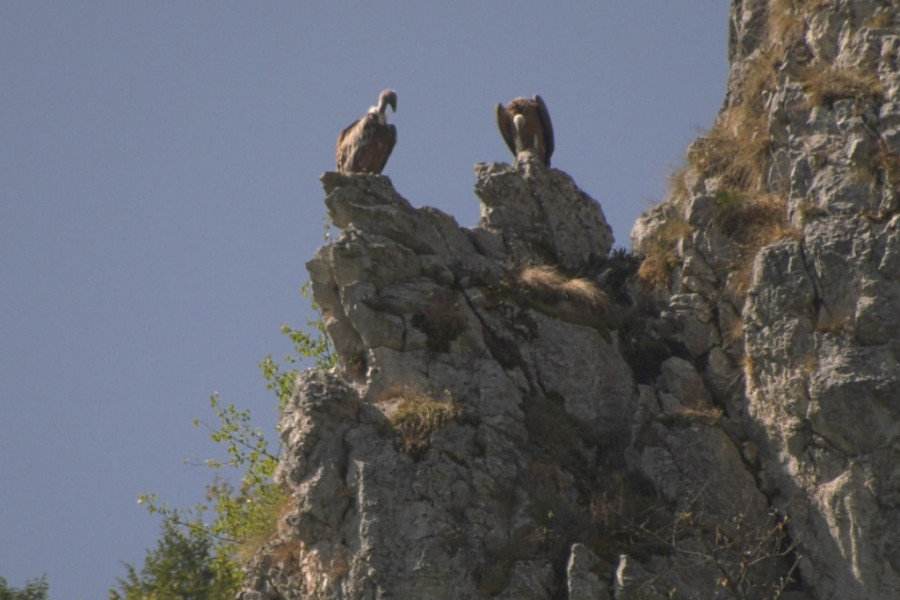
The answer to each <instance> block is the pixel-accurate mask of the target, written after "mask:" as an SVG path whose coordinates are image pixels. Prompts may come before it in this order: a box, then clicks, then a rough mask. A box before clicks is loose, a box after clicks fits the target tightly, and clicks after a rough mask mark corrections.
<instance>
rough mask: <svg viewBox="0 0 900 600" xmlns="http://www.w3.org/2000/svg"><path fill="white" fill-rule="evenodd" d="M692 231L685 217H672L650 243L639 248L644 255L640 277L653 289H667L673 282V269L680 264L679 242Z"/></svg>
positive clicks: (638, 275) (639, 269)
mask: <svg viewBox="0 0 900 600" xmlns="http://www.w3.org/2000/svg"><path fill="white" fill-rule="evenodd" d="M692 231H693V230H692V228H691V226H690V224H689V223H688V222H687V221H685V220H684V219H683V218H681V217H678V216H672V217H670V218H669V219H668V220H667V221H666V222H665V223H664V224H663V225H662V227H660V228H659V229H658V230H657V232H656V235H655V236H653V237H652V238H651V239H650V240H649V243H646V244H644V247H642V248H639V249H638V252H639V253H640V254H641V255H642V256H643V257H644V259H643V260H642V261H641V265H640V267H638V271H637V277H638V279H640V280H641V281H642V282H644V283H645V284H646V285H648V286H649V287H651V288H653V289H667V288H668V287H669V286H670V285H671V284H672V271H673V270H674V269H675V267H676V266H677V265H678V242H680V241H681V240H683V239H684V238H686V237H687V236H689V235H690V234H691V232H692Z"/></svg>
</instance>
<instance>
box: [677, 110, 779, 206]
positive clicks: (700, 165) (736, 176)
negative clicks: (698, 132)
mask: <svg viewBox="0 0 900 600" xmlns="http://www.w3.org/2000/svg"><path fill="white" fill-rule="evenodd" d="M771 150H772V139H771V136H770V135H769V130H768V124H767V122H766V120H765V118H763V117H761V116H757V115H754V114H753V112H752V111H750V110H748V109H747V108H745V107H744V106H735V107H732V108H730V109H727V110H726V111H724V112H723V113H722V114H721V115H720V116H719V118H718V119H717V120H716V123H715V124H714V125H713V127H712V128H711V129H710V130H709V131H708V132H707V134H706V135H705V136H704V137H702V138H700V139H699V140H697V141H696V142H695V143H694V144H693V145H692V146H691V150H690V151H689V152H688V157H687V158H688V163H689V164H690V165H691V166H692V167H693V168H694V169H696V170H697V171H698V172H699V173H701V174H702V176H703V177H704V178H710V177H718V178H719V179H720V189H726V190H740V191H743V192H754V191H758V190H761V189H762V188H763V186H764V184H765V179H766V173H767V171H768V167H769V156H770V154H771Z"/></svg>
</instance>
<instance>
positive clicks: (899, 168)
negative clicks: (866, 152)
mask: <svg viewBox="0 0 900 600" xmlns="http://www.w3.org/2000/svg"><path fill="white" fill-rule="evenodd" d="M872 162H873V165H874V167H875V169H876V170H877V171H878V179H879V182H880V183H882V184H884V185H888V186H896V185H898V184H900V156H898V155H897V154H896V153H895V152H894V151H893V150H891V147H890V146H889V145H888V143H887V142H885V141H884V140H883V139H879V140H878V148H877V150H876V151H875V158H874V160H873V161H872Z"/></svg>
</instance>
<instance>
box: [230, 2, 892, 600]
mask: <svg viewBox="0 0 900 600" xmlns="http://www.w3.org/2000/svg"><path fill="white" fill-rule="evenodd" d="M723 25H724V24H723ZM729 25H730V38H729V47H728V55H729V58H730V61H731V72H730V74H729V78H728V82H727V92H726V97H725V102H724V104H723V106H722V109H721V111H720V113H719V115H718V117H717V119H716V121H715V123H714V125H713V126H712V127H711V128H710V130H709V131H708V132H705V133H704V135H703V136H701V137H700V138H699V139H698V140H696V141H695V142H693V143H692V144H691V145H690V147H689V148H688V149H687V153H686V160H685V166H684V168H683V169H682V170H681V171H680V172H679V173H677V174H676V176H675V177H674V178H673V183H672V186H671V189H670V191H669V193H668V195H667V197H666V198H665V200H664V201H663V202H661V203H660V204H659V205H657V206H655V207H654V208H652V209H650V210H649V211H647V212H646V213H645V214H644V215H642V216H641V217H640V218H639V219H638V221H637V223H636V224H635V226H634V228H633V230H632V232H631V242H632V246H633V248H634V251H633V253H632V252H626V251H624V250H621V249H620V250H613V249H612V246H613V236H612V232H611V230H610V227H609V226H608V224H607V223H606V220H605V218H604V215H603V210H602V208H601V206H600V205H599V204H598V203H597V202H596V201H595V200H594V199H593V198H591V197H590V196H589V195H588V194H586V193H585V192H584V191H582V190H581V189H579V187H578V186H577V185H576V184H575V182H574V181H573V180H572V178H571V177H569V176H568V175H567V174H565V173H564V172H562V171H559V170H557V169H551V168H548V167H546V166H544V165H543V164H542V163H540V161H537V160H534V159H533V158H531V157H529V156H528V155H527V154H522V155H520V156H519V157H518V158H517V160H516V163H515V164H514V165H507V164H478V165H476V166H475V180H476V181H475V194H476V196H477V197H478V199H479V200H480V202H481V211H482V212H481V214H482V217H481V220H480V221H479V223H478V224H477V226H476V227H474V228H471V229H466V228H461V227H460V226H459V225H458V224H457V223H456V221H455V220H454V219H453V218H452V217H451V216H449V215H446V214H444V213H442V212H440V211H438V210H436V209H433V208H428V207H424V208H416V207H414V206H413V205H412V204H411V203H410V202H409V201H407V200H406V199H404V198H403V197H402V196H401V195H400V194H399V193H398V192H397V190H396V189H395V188H394V186H393V183H392V182H391V180H390V179H388V178H387V177H383V176H379V175H342V174H338V173H326V174H324V175H323V176H322V184H323V187H324V190H325V203H326V206H327V209H328V214H329V218H330V219H331V222H332V223H333V224H334V225H335V227H336V228H337V229H338V235H337V236H336V239H334V240H333V241H331V242H330V243H328V244H327V245H325V246H324V247H322V248H320V249H319V251H318V252H317V253H316V255H315V256H314V257H313V258H312V259H311V260H310V261H309V262H308V263H307V269H308V271H309V275H310V279H311V283H312V290H313V294H314V298H315V301H316V303H317V304H318V306H319V307H320V309H321V313H322V318H323V322H324V325H325V329H326V331H327V333H328V336H329V337H330V340H331V342H332V345H333V349H334V353H335V356H336V359H337V364H336V366H335V367H334V368H332V369H330V370H328V371H324V370H315V369H310V370H307V371H304V372H302V373H301V374H300V375H299V376H298V379H297V383H296V391H295V394H294V396H293V398H292V400H291V402H290V404H289V405H288V406H287V408H286V410H285V411H284V413H283V415H282V419H281V423H280V432H281V438H282V442H283V445H282V454H281V457H280V461H279V466H278V470H277V474H276V481H277V482H278V483H279V484H280V485H281V486H282V488H283V489H284V491H285V492H286V495H287V496H288V498H289V500H288V502H287V503H286V505H285V506H284V507H283V509H282V511H281V512H280V515H279V517H278V520H277V523H276V524H274V525H273V527H272V531H271V532H270V534H269V536H268V537H267V538H266V539H265V541H264V542H263V543H261V545H260V546H259V547H258V548H256V549H255V550H254V551H253V552H252V556H249V558H247V559H246V561H245V564H244V567H245V575H246V577H245V586H244V590H243V591H242V593H241V595H240V598H242V600H282V599H301V598H302V599H314V600H319V599H322V600H351V599H352V600H363V599H365V600H376V599H385V600H386V599H401V598H402V599H406V598H415V599H423V600H430V599H442V600H455V599H459V600H463V599H473V598H498V599H509V600H512V599H516V600H530V599H534V600H545V599H546V600H563V599H566V600H588V599H590V600H596V599H599V600H664V599H665V600H670V599H678V600H693V599H714V600H730V599H734V600H738V599H754V600H755V599H759V600H767V599H771V600H775V599H782V600H889V599H894V598H900V526H898V523H900V325H898V323H900V102H898V100H897V93H898V90H900V4H898V3H897V2H895V1H891V0H807V1H799V0H791V1H788V0H733V2H732V8H731V15H730V22H729Z"/></svg>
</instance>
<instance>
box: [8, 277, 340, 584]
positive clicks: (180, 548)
mask: <svg viewBox="0 0 900 600" xmlns="http://www.w3.org/2000/svg"><path fill="white" fill-rule="evenodd" d="M301 293H302V294H303V296H304V297H305V298H307V299H308V298H309V297H310V285H309V284H306V285H304V286H303V288H302V289H301ZM313 308H314V309H316V310H318V307H317V306H316V305H315V304H313ZM307 325H308V326H309V328H310V332H311V333H307V332H304V331H301V330H295V329H292V328H290V327H288V326H287V325H284V326H282V328H281V331H282V333H283V334H284V335H287V336H288V337H289V338H290V339H291V342H292V343H293V353H292V354H289V355H287V356H285V357H284V360H283V361H282V362H278V361H275V360H273V359H272V357H271V355H269V356H267V357H266V358H265V359H263V360H262V361H261V362H260V363H259V367H260V369H261V371H262V374H263V377H264V378H265V379H266V382H267V383H266V388H267V389H269V390H270V391H272V392H273V393H274V394H275V395H276V396H277V397H278V408H279V411H281V410H284V408H285V407H286V406H287V404H288V402H289V401H290V398H291V396H292V395H293V392H294V382H295V381H296V378H297V374H298V370H299V368H300V367H301V366H304V365H309V364H310V363H312V364H314V365H315V366H316V367H318V368H323V369H327V368H330V367H332V366H333V365H334V364H335V355H334V352H333V351H332V348H331V343H330V340H329V339H328V336H327V335H326V333H325V325H324V321H323V319H322V318H321V315H320V317H319V319H316V320H310V321H308V322H307ZM210 406H211V408H212V411H213V414H214V415H215V418H216V420H215V421H214V422H213V423H212V424H210V423H208V422H206V421H204V420H201V419H196V420H195V421H194V426H195V427H202V428H204V429H206V430H207V431H208V433H209V437H210V439H212V440H213V441H214V442H216V443H218V444H220V445H221V446H222V447H223V448H224V450H225V455H226V456H227V458H225V459H222V460H218V459H210V460H207V461H205V462H204V463H203V464H204V465H205V466H206V467H208V468H209V469H211V470H212V471H213V472H214V477H213V482H212V483H210V484H208V485H207V486H206V495H205V499H204V500H203V501H201V502H198V503H197V504H195V505H194V506H192V507H188V508H173V507H171V506H170V505H169V504H168V503H166V502H164V501H161V500H160V499H159V498H158V497H157V496H156V494H141V495H140V496H139V498H138V503H139V504H142V505H144V506H145V507H146V508H147V510H148V511H149V512H150V513H151V514H157V515H160V516H162V518H163V524H162V535H161V537H160V539H159V541H158V543H157V546H156V548H155V549H153V550H148V551H147V556H146V558H145V560H144V565H143V568H142V569H141V570H140V571H138V569H137V568H136V567H135V566H133V565H129V564H126V565H125V567H126V570H127V575H126V577H125V578H124V579H119V587H120V590H119V591H117V590H110V592H109V598H110V600H139V599H140V600H145V599H151V598H152V599H153V600H170V599H172V600H174V599H176V598H185V599H189V600H220V599H224V598H228V599H231V598H234V597H235V595H236V594H237V592H238V591H239V589H240V584H241V570H240V567H239V560H240V558H241V557H246V556H249V555H251V554H253V552H254V551H255V550H256V549H257V548H258V547H259V546H260V545H261V544H262V543H264V542H265V541H266V540H267V539H268V538H269V537H270V536H271V535H272V534H273V533H274V532H275V529H276V526H277V521H278V517H279V515H280V513H281V510H282V508H283V506H284V504H285V502H286V500H287V495H286V494H285V492H284V491H283V490H282V489H281V487H280V486H278V485H277V484H276V483H275V482H274V474H275V467H276V466H277V464H278V459H277V453H278V449H273V448H272V447H271V446H270V444H269V440H268V438H267V437H266V435H265V433H264V432H263V431H262V429H260V428H259V427H257V426H256V425H254V424H253V420H252V417H251V414H250V411H249V410H246V409H245V410H241V409H238V408H237V407H235V405H234V404H224V403H223V402H222V401H221V399H220V398H219V396H218V395H216V394H214V395H213V396H212V397H211V398H210ZM235 481H236V482H237V483H235ZM0 600H5V599H4V598H0Z"/></svg>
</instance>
